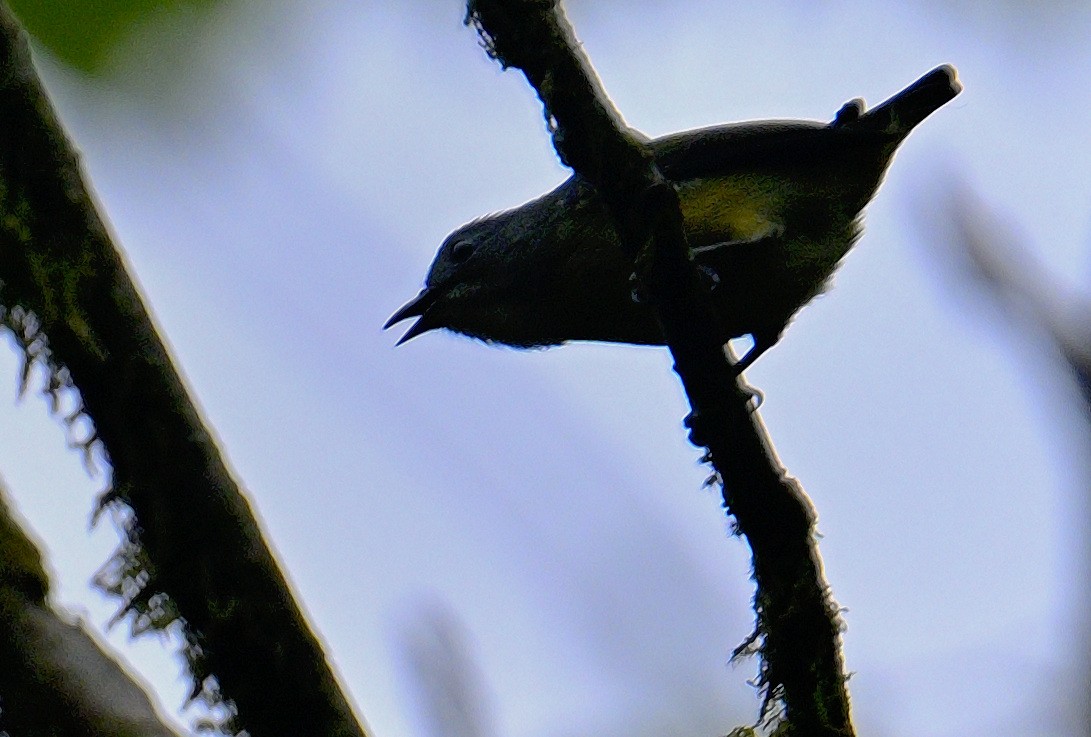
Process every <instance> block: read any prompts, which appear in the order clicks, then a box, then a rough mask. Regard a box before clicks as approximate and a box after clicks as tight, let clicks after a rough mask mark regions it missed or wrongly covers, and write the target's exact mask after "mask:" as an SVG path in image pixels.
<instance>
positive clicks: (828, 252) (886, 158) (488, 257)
mask: <svg viewBox="0 0 1091 737" xmlns="http://www.w3.org/2000/svg"><path fill="white" fill-rule="evenodd" d="M961 90H962V84H961V83H960V82H959V80H958V74H957V72H956V71H955V68H954V67H953V66H950V65H946V64H945V65H943V66H940V67H937V68H936V69H933V70H932V71H931V72H929V73H928V74H926V75H924V76H923V77H921V78H920V79H918V80H917V81H916V82H914V83H912V84H911V85H909V86H908V87H906V88H905V89H903V90H902V91H901V92H899V93H897V94H896V95H894V96H893V97H891V98H890V99H888V100H886V101H885V102H883V103H881V104H879V105H878V106H876V107H874V108H871V109H870V110H868V109H866V108H865V104H864V101H863V100H862V99H859V98H858V99H854V100H851V101H849V102H847V103H845V104H844V105H843V106H842V107H841V108H840V110H839V111H838V112H837V113H836V115H835V116H834V119H833V120H832V121H831V122H828V123H823V122H818V121H807V120H760V121H746V122H741V123H730V124H726V125H720V126H713V127H709V128H701V129H696V130H690V131H684V132H681V133H675V134H672V135H668V136H664V137H662V138H657V139H652V140H650V141H647V145H648V146H649V147H650V150H651V152H652V155H653V156H654V159H655V162H656V164H657V165H658V167H659V169H660V171H661V172H662V173H663V175H664V176H665V177H666V178H667V179H668V180H669V181H670V182H671V183H672V184H673V185H674V186H675V188H676V189H677V192H678V198H679V204H680V208H681V212H682V216H683V223H684V230H685V234H686V238H687V241H688V243H689V246H690V256H691V258H692V259H693V261H694V262H695V264H696V265H697V267H698V269H699V271H700V272H701V273H702V274H704V275H705V277H706V278H705V279H702V282H703V283H706V284H708V288H709V290H710V299H711V302H712V305H713V308H714V313H715V315H716V318H717V322H718V325H717V326H716V329H717V330H718V331H719V334H720V336H721V337H722V339H723V342H724V343H727V342H728V341H729V340H731V339H733V338H738V337H744V336H749V338H750V340H751V346H750V348H749V350H748V351H747V352H746V353H745V355H743V357H742V358H741V359H740V360H739V361H738V363H736V365H735V368H736V371H737V372H738V373H741V372H742V371H743V370H745V369H746V368H747V367H749V366H750V365H752V364H753V362H754V361H755V360H756V359H757V358H758V357H759V356H761V355H763V354H764V353H765V352H766V351H768V350H769V349H770V348H772V347H773V346H774V345H775V344H776V343H777V342H778V341H779V340H780V338H781V336H782V335H783V333H784V330H785V328H786V327H787V326H788V324H789V323H790V322H791V320H792V318H793V316H794V315H795V314H796V313H797V312H798V311H799V310H800V309H801V308H802V307H803V306H804V305H806V304H807V303H808V302H810V301H811V300H812V299H813V298H814V297H816V296H817V295H819V294H821V293H823V292H824V291H825V290H826V289H827V287H828V284H829V282H830V280H831V278H832V276H833V274H834V272H835V271H836V270H837V268H838V266H839V265H840V263H841V261H842V259H843V258H844V256H845V255H846V254H847V253H848V252H849V250H850V249H851V248H852V246H853V245H854V244H855V243H856V242H857V240H858V239H859V238H860V235H861V232H862V227H863V226H862V211H863V209H864V207H865V206H866V205H867V204H868V202H869V201H870V200H871V199H872V198H873V197H874V195H875V193H876V191H877V190H878V188H879V185H880V184H881V182H882V180H883V176H884V174H885V172H886V170H887V167H888V166H889V164H890V162H891V160H892V158H893V157H894V153H895V151H896V150H897V149H898V147H899V145H900V144H901V143H902V142H903V141H904V140H905V138H906V136H908V135H909V133H910V131H912V130H913V129H914V128H915V127H916V126H917V125H918V124H919V123H921V122H922V121H923V120H924V119H925V118H927V117H928V116H929V115H931V114H932V113H933V112H935V111H936V110H938V109H939V108H940V107H942V106H943V105H944V104H946V103H947V102H949V101H950V100H952V99H954V97H955V96H956V95H958V94H959V92H961ZM632 272H633V262H632V260H631V258H629V257H627V256H626V255H625V254H624V252H623V251H622V249H621V246H620V240H619V236H618V234H617V232H616V230H615V228H614V224H613V221H612V220H611V217H610V215H609V212H608V211H607V208H606V205H605V203H604V201H603V199H602V197H601V196H600V195H599V194H598V193H597V191H596V190H595V188H594V187H593V186H592V185H591V184H590V183H589V182H588V181H587V180H586V179H584V178H583V177H581V176H580V175H579V174H574V175H572V176H571V177H569V178H568V179H567V180H566V181H565V182H564V183H562V184H561V185H559V186H558V187H556V188H555V189H554V190H552V191H550V192H549V193H547V194H545V195H543V196H541V197H539V198H537V199H534V200H532V201H530V202H528V203H526V204H524V205H521V206H519V207H515V208H513V209H510V210H506V211H503V212H499V213H495V214H492V215H487V216H484V217H481V218H478V219H476V220H473V221H472V222H470V223H467V224H466V225H463V226H462V227H460V228H458V229H457V230H455V231H454V232H453V233H451V234H450V235H449V236H448V237H447V238H446V239H445V240H444V241H443V243H442V245H441V246H440V248H439V251H438V253H437V254H436V257H435V259H434V260H433V262H432V265H431V267H430V268H429V271H428V275H427V277H426V279H425V282H424V288H423V289H422V290H421V291H420V293H419V294H418V295H417V296H416V297H415V298H413V299H412V300H411V301H410V302H408V303H407V304H405V305H404V306H403V307H401V308H400V309H399V310H398V311H397V312H395V313H394V314H393V315H392V316H391V317H390V319H389V320H388V321H387V322H386V324H385V325H384V329H386V328H389V327H391V326H393V325H395V324H396V323H399V322H401V321H403V320H406V319H408V318H412V317H416V318H417V321H416V322H415V323H413V325H412V326H411V327H410V328H409V329H408V331H407V332H406V333H405V334H404V335H403V336H402V337H401V339H400V340H398V342H397V345H401V344H402V343H404V342H406V341H408V340H410V339H412V338H414V337H416V336H419V335H421V334H422V333H425V332H428V331H430V330H435V329H438V328H445V329H447V330H450V331H454V332H456V333H461V334H464V335H468V336H471V337H473V338H477V339H479V340H481V341H483V342H485V343H489V344H501V345H506V346H512V347H516V348H535V347H547V346H554V345H559V344H562V343H566V342H569V341H602V342H616V343H632V344H638V345H662V344H663V343H664V337H663V334H662V331H661V329H660V326H659V323H658V320H657V318H656V315H655V312H654V306H653V305H651V304H648V303H647V300H641V299H639V298H638V295H636V294H635V293H634V289H633V287H632V283H631V278H632Z"/></svg>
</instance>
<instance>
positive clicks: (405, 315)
mask: <svg viewBox="0 0 1091 737" xmlns="http://www.w3.org/2000/svg"><path fill="white" fill-rule="evenodd" d="M439 295H440V293H439V292H438V291H437V290H435V289H429V288H428V287H425V288H424V289H422V290H421V291H420V294H418V295H417V296H416V297H414V298H413V299H411V300H409V302H407V303H406V304H405V305H404V306H403V307H402V308H401V309H400V310H398V311H397V312H395V313H394V314H393V315H391V316H390V319H389V320H387V321H386V324H385V325H383V330H386V329H387V328H389V327H391V326H392V325H395V324H397V323H399V322H401V321H402V320H408V319H409V318H410V317H417V318H420V319H418V320H417V321H416V322H415V323H413V324H412V325H411V326H410V327H409V330H407V331H405V335H403V336H402V337H401V338H399V339H398V342H397V343H395V344H394V345H401V344H402V343H404V342H406V341H407V340H412V339H413V338H415V337H417V336H418V335H420V334H421V333H426V332H428V331H429V330H432V329H434V328H438V327H440V325H439V324H438V322H436V319H435V315H434V314H433V315H432V317H431V319H429V310H430V309H431V308H432V306H433V305H434V304H435V303H436V301H437V300H438V299H439Z"/></svg>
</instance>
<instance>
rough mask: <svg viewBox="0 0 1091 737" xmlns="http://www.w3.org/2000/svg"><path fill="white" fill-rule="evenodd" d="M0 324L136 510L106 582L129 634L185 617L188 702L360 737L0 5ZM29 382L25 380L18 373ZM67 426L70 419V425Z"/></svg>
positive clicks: (258, 728)
mask: <svg viewBox="0 0 1091 737" xmlns="http://www.w3.org/2000/svg"><path fill="white" fill-rule="evenodd" d="M0 283H2V291H0V321H2V324H3V325H4V326H6V327H7V328H8V329H10V330H11V331H12V332H13V333H14V334H15V336H16V338H17V339H18V340H20V341H21V343H22V344H23V348H24V353H25V359H26V369H27V372H26V373H28V372H29V367H30V364H31V363H32V362H33V361H39V362H41V363H42V364H43V365H44V366H45V367H46V368H47V369H48V372H49V374H50V383H49V391H50V392H51V393H53V395H54V397H56V396H58V394H59V392H60V391H61V390H62V389H64V388H66V387H68V386H73V387H74V388H76V389H77V390H78V391H79V394H80V397H81V399H82V403H83V404H82V408H81V409H82V411H83V412H85V413H86V415H87V416H88V417H89V418H90V420H91V421H92V422H93V424H94V428H95V433H96V435H95V436H94V437H93V438H91V439H90V440H87V441H86V442H85V443H84V449H85V451H88V452H89V451H90V450H91V448H92V447H95V445H96V443H99V442H100V443H101V446H102V448H103V449H104V450H105V452H106V454H107V456H108V459H109V462H110V465H111V468H112V475H113V478H112V489H111V491H110V493H109V495H108V496H107V497H106V500H105V501H104V503H106V504H123V505H126V506H128V507H129V508H131V510H132V511H133V512H134V513H135V514H134V515H132V521H131V524H129V525H128V529H127V530H126V534H127V538H128V539H127V543H126V545H125V547H124V548H123V550H122V551H121V553H120V554H119V557H118V559H117V561H115V565H114V567H113V568H112V569H111V571H110V572H109V574H108V575H109V576H111V577H112V578H111V583H112V584H113V589H114V590H115V591H117V592H123V593H124V595H125V597H126V606H127V607H128V608H129V610H131V611H133V612H135V613H136V614H137V618H136V627H137V628H138V629H140V628H142V627H145V628H146V627H151V626H157V627H163V626H166V625H167V624H169V623H170V622H171V621H173V620H175V619H181V621H182V622H183V624H184V632H185V636H186V640H187V643H188V646H187V655H188V658H189V661H190V666H191V670H192V672H193V675H194V679H195V686H194V689H195V695H197V694H199V693H202V690H204V695H206V696H207V695H209V690H210V687H211V685H212V684H213V681H215V683H216V684H218V686H219V688H220V689H222V691H223V692H224V693H225V694H227V696H229V697H230V699H231V701H232V702H233V704H234V706H235V707H237V709H238V712H239V714H240V715H241V722H242V725H243V726H245V727H246V729H248V730H249V731H250V732H251V733H252V734H254V735H273V734H322V735H353V736H357V737H358V736H361V735H363V734H364V730H363V727H361V726H360V724H359V723H358V722H357V720H356V719H355V717H354V716H353V714H352V709H351V707H350V705H349V702H348V700H347V699H346V698H345V696H344V695H343V694H342V693H341V691H340V689H339V687H338V685H337V683H336V680H335V678H334V676H333V673H332V672H331V670H330V667H329V665H328V664H327V663H326V661H325V657H324V655H323V653H322V650H321V648H320V646H319V642H318V639H317V638H316V637H315V635H314V633H313V632H312V631H311V629H310V628H309V626H308V624H307V622H306V620H305V618H304V616H303V614H302V612H301V611H300V610H299V607H298V606H297V605H296V604H295V602H294V600H293V597H292V593H291V590H290V588H289V586H288V584H287V582H286V581H285V579H284V576H283V575H282V574H281V572H280V570H279V568H278V566H277V563H276V561H275V559H274V557H273V554H272V552H271V551H270V550H269V548H268V546H267V545H266V543H265V541H264V539H263V538H262V534H261V531H260V529H259V526H258V524H257V521H256V520H255V518H254V514H253V512H252V511H251V509H250V505H249V504H248V502H247V501H246V499H245V497H244V496H243V495H242V493H241V492H240V490H239V487H238V484H237V483H236V482H235V480H234V479H233V478H232V476H231V474H230V473H229V471H228V470H227V467H226V465H225V463H224V460H223V457H222V456H221V454H220V451H219V449H218V448H217V447H216V444H215V441H214V440H213V437H212V434H211V432H210V431H209V430H208V428H207V427H206V426H205V425H204V423H203V422H202V421H201V418H200V416H199V414H198V411H197V409H196V407H195V406H194V404H193V401H192V400H191V399H190V398H189V395H188V393H187V391H186V388H185V386H184V384H183V382H182V380H181V378H180V377H179V375H178V372H177V371H176V370H175V368H174V366H173V364H172V362H171V359H170V356H169V354H168V353H167V350H166V348H165V347H164V345H163V342H162V340H161V339H160V338H159V336H158V334H157V333H156V330H155V327H154V325H153V323H152V320H151V318H150V316H149V315H148V312H147V310H146V309H145V307H144V305H143V302H142V300H141V297H140V294H139V292H138V290H137V287H136V286H135V285H134V284H133V281H132V279H131V278H130V277H129V275H128V273H127V271H126V267H125V263H124V260H123V258H122V256H121V255H120V253H119V252H118V250H117V248H116V247H115V245H114V243H113V242H112V240H111V238H110V235H109V233H108V231H107V228H106V225H105V224H104V222H103V220H102V218H101V217H100V216H99V214H98V213H97V212H96V209H95V206H94V202H93V200H92V197H91V195H90V193H89V192H88V189H87V187H86V185H85V184H84V181H83V178H82V175H81V172H80V169H79V162H78V160H77V156H76V153H75V152H74V151H73V149H72V147H71V145H70V144H69V143H68V141H67V139H66V137H65V135H64V132H63V131H62V129H61V126H60V124H59V122H58V120H57V117H56V114H55V113H54V111H53V109H52V107H51V105H50V103H49V101H48V99H47V98H46V96H45V93H44V91H43V89H42V86H41V84H40V82H39V81H38V78H37V76H36V74H35V72H34V68H33V66H32V64H31V59H30V54H29V51H28V48H27V43H26V40H25V38H24V36H23V33H22V31H21V29H20V28H19V26H18V24H17V22H16V21H15V19H14V18H13V17H12V14H11V12H10V11H9V10H8V9H7V7H5V6H3V5H2V4H0ZM26 373H25V374H24V377H25V376H26ZM68 419H71V418H68Z"/></svg>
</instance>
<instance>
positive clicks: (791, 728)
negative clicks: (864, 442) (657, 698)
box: [467, 0, 853, 737]
mask: <svg viewBox="0 0 1091 737" xmlns="http://www.w3.org/2000/svg"><path fill="white" fill-rule="evenodd" d="M559 5H560V4H559V2H557V0H470V1H469V2H468V5H467V22H468V23H471V24H472V25H474V26H475V27H476V28H477V30H478V32H479V34H480V37H481V40H482V43H483V45H484V47H485V49H486V51H487V52H488V53H489V54H490V56H492V57H494V58H495V59H497V60H498V61H499V62H500V63H501V64H502V65H503V66H505V67H517V68H518V69H520V70H521V71H522V72H523V73H524V74H525V76H526V78H527V80H528V81H529V82H530V83H531V85H533V86H534V89H535V90H536V91H537V93H538V96H539V98H541V100H542V103H543V105H544V108H545V118H546V121H547V125H548V128H549V130H550V132H551V133H552V135H553V142H554V146H555V148H556V150H557V153H558V155H559V156H560V158H561V160H562V161H563V162H564V163H565V164H567V165H568V166H570V167H572V168H573V169H574V170H575V171H576V172H577V174H579V175H580V176H582V177H583V178H585V179H586V180H587V181H589V182H590V183H591V184H593V185H594V186H595V187H596V188H597V189H598V191H599V193H600V194H601V195H602V197H603V199H604V200H605V201H606V203H607V206H608V208H609V210H610V213H611V215H612V216H613V218H614V220H615V223H616V226H617V228H618V231H619V234H620V235H621V240H622V244H623V247H624V248H625V250H626V252H627V253H629V255H631V256H632V257H633V258H634V260H635V273H636V277H637V280H638V282H639V283H640V284H641V288H642V291H643V293H644V294H647V295H648V296H649V297H650V299H651V300H652V302H653V304H654V305H655V307H656V309H657V312H658V315H659V319H660V323H661V325H662V327H663V333H664V335H665V336H666V337H667V343H668V345H669V347H670V350H671V353H672V355H673V357H674V362H675V369H676V371H677V372H678V375H679V377H680V379H681V381H682V384H683V385H684V387H685V389H686V393H687V395H688V397H689V401H690V404H691V407H692V409H693V413H692V414H691V415H690V418H689V420H688V424H689V425H690V427H691V428H692V434H691V439H692V440H693V441H694V442H695V443H696V444H699V445H704V446H706V447H707V448H708V458H709V460H710V461H711V462H712V464H713V466H714V468H715V469H716V473H717V474H718V477H719V478H720V479H721V480H722V483H723V493H724V503H725V505H726V507H727V510H728V511H729V513H730V514H732V515H734V517H735V521H736V525H737V528H738V530H739V532H740V533H742V534H743V535H744V536H745V537H746V539H747V540H748V542H749V544H750V547H751V551H752V553H753V566H754V580H755V583H756V585H757V591H756V593H755V597H754V606H755V611H756V613H757V626H756V632H755V636H754V637H753V638H752V639H751V640H750V641H748V645H749V644H751V643H753V644H754V646H755V649H756V650H757V651H758V652H759V653H760V655H761V658H762V665H761V682H762V685H763V687H764V688H765V697H766V700H765V704H766V706H767V707H768V706H769V705H771V704H773V703H774V702H777V701H780V702H783V706H784V715H783V716H784V720H785V721H784V723H783V724H782V726H781V728H780V729H779V730H778V734H782V735H789V734H792V735H807V736H808V737H810V736H811V735H851V734H852V733H853V730H852V724H851V719H850V713H849V702H848V692H847V690H846V688H845V674H844V666H843V662H842V657H841V651H840V644H841V641H840V631H841V620H840V616H839V613H838V608H837V606H836V604H835V603H834V601H833V600H832V598H831V596H830V594H829V590H828V586H827V584H826V582H825V580H824V577H823V572H822V563H821V559H820V557H819V555H818V548H817V544H816V541H815V533H814V524H815V513H814V509H813V506H812V505H811V502H810V500H809V499H808V498H807V496H806V494H805V493H804V492H803V489H802V487H801V486H800V485H799V484H798V482H796V481H795V480H794V479H792V478H790V477H789V476H788V475H787V472H786V471H785V469H784V467H783V466H782V465H781V463H780V461H779V460H778V459H777V457H776V454H775V452H774V451H773V447H772V443H771V441H770V439H769V436H768V434H767V432H766V431H765V427H764V425H763V424H762V423H761V420H760V418H759V417H758V415H757V413H756V412H754V411H752V410H751V408H750V406H749V398H750V396H749V394H748V393H747V392H746V391H744V390H743V388H742V387H741V386H740V384H739V382H738V380H737V379H736V375H735V372H734V371H733V369H732V366H731V364H730V362H729V361H728V359H727V356H726V354H725V351H724V347H723V345H722V344H721V342H720V340H719V334H718V332H717V331H715V330H714V328H713V326H714V325H715V318H714V315H713V313H712V308H711V305H710V304H709V301H708V298H707V296H706V295H705V293H704V292H703V290H702V289H701V286H700V281H699V278H698V276H697V274H696V272H695V270H694V268H693V265H692V263H691V262H690V259H689V255H688V253H689V251H688V248H687V245H686V240H685V233H684V231H683V228H682V216H681V213H680V211H679V207H678V196H677V193H676V192H675V190H674V188H673V187H672V186H671V185H670V183H669V182H668V181H667V180H666V179H665V178H664V177H663V175H662V174H661V173H660V172H659V170H658V169H657V167H656V165H655V161H654V159H653V157H652V155H651V153H650V151H649V149H648V147H647V146H646V145H645V144H644V139H643V138H642V137H639V136H637V135H634V133H633V132H632V131H630V130H629V129H627V128H626V127H624V125H623V124H622V118H621V115H620V114H619V113H618V112H617V110H616V109H615V108H614V107H613V105H612V104H611V102H610V100H609V99H608V98H607V96H606V94H605V93H604V92H603V90H602V88H601V85H600V84H599V82H598V80H597V78H596V76H595V74H594V72H593V70H592V68H591V65H590V63H589V61H588V60H587V57H586V56H585V55H584V53H583V51H582V50H581V48H580V45H579V43H578V42H577V40H576V38H575V34H574V33H573V31H572V29H571V27H570V25H569V24H568V21H567V19H566V18H565V17H564V15H563V13H562V11H561V9H560V6H559ZM747 649H748V648H746V647H744V648H741V649H740V651H739V652H740V653H741V652H743V651H745V650H747Z"/></svg>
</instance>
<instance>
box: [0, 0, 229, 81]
mask: <svg viewBox="0 0 1091 737" xmlns="http://www.w3.org/2000/svg"><path fill="white" fill-rule="evenodd" d="M8 2H9V5H10V6H11V9H12V10H13V11H14V12H15V14H16V15H17V16H18V17H19V20H20V21H21V22H22V23H23V26H24V27H25V28H26V29H27V31H28V32H29V33H30V34H31V35H32V36H33V37H34V38H35V39H36V40H37V41H38V42H39V43H41V44H42V45H43V46H45V47H46V48H48V49H49V50H50V51H51V52H52V53H53V54H55V55H56V56H57V57H58V58H60V59H61V60H62V61H64V62H65V63H66V64H69V65H71V66H73V67H76V68H77V69H81V70H83V71H85V72H91V73H97V72H101V71H102V70H103V67H104V66H105V64H106V62H107V61H108V60H109V58H110V54H111V53H112V52H113V50H114V49H115V48H116V47H117V45H118V44H120V43H123V42H124V40H125V38H126V37H127V36H128V34H129V33H130V32H131V31H132V30H133V29H134V28H135V27H136V26H138V25H139V24H141V23H143V22H146V21H147V20H149V19H150V18H152V17H154V16H155V15H162V14H164V13H171V12H175V11H180V10H199V9H205V8H208V7H210V6H212V5H213V4H214V3H215V2H216V0H65V1H64V2H56V0H8Z"/></svg>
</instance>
